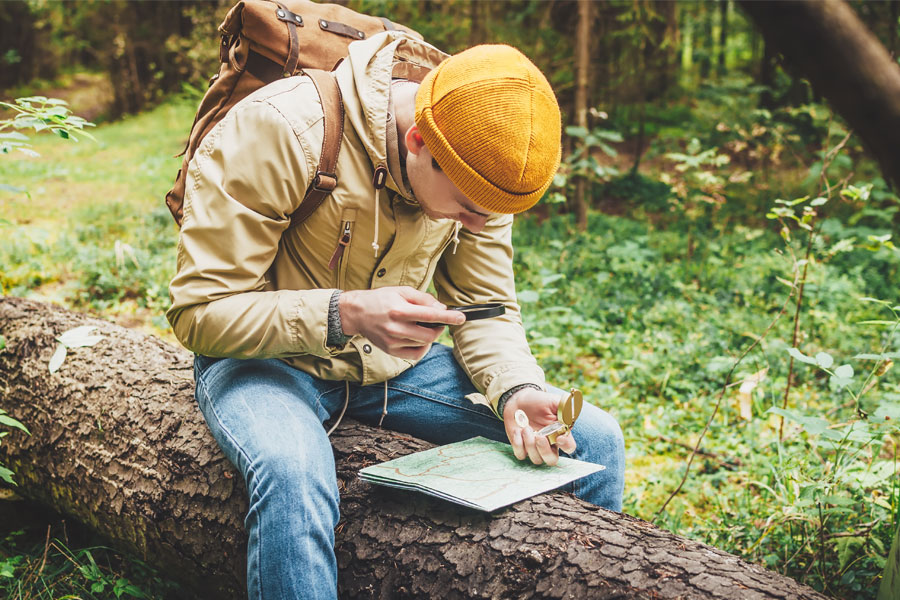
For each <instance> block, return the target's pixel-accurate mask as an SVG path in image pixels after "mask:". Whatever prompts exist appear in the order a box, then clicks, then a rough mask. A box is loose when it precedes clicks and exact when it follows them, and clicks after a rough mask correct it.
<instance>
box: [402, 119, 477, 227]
mask: <svg viewBox="0 0 900 600" xmlns="http://www.w3.org/2000/svg"><path fill="white" fill-rule="evenodd" d="M406 148H407V150H408V152H407V155H406V175H407V177H409V184H410V186H411V187H412V190H413V193H414V194H415V195H416V199H417V200H418V201H419V206H421V207H422V211H423V212H424V213H425V214H426V215H427V216H429V217H430V218H432V219H453V220H454V221H459V222H460V223H462V226H463V227H465V228H466V229H468V230H469V231H471V232H472V233H478V232H479V231H481V230H482V229H484V224H485V223H486V222H487V220H488V218H489V217H490V216H491V213H489V212H488V211H486V210H484V209H483V208H481V207H480V206H478V205H476V204H475V203H473V202H472V201H470V200H469V199H468V198H466V197H465V195H464V194H463V193H462V192H461V191H460V190H459V188H458V187H456V186H455V185H454V184H453V182H451V181H450V178H449V177H447V175H446V174H445V173H444V172H443V171H441V170H440V169H439V168H436V167H435V164H436V163H433V162H432V156H431V152H429V150H428V148H427V147H426V146H425V143H424V141H423V140H422V137H421V135H419V132H418V129H417V128H416V127H415V126H414V127H411V128H410V129H409V131H408V132H407V133H406Z"/></svg>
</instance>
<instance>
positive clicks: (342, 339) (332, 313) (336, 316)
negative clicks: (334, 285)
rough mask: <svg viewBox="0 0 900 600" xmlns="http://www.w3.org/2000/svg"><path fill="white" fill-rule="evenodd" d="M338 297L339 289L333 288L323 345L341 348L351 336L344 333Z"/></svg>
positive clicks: (339, 294)
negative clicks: (326, 333)
mask: <svg viewBox="0 0 900 600" xmlns="http://www.w3.org/2000/svg"><path fill="white" fill-rule="evenodd" d="M340 298H341V290H334V293H333V294H331V300H330V301H329V302H328V335H327V337H326V339H325V345H326V346H329V347H331V348H343V347H344V346H345V345H346V344H347V342H348V341H350V338H351V337H353V336H350V335H346V334H345V333H344V329H343V324H342V323H341V309H340Z"/></svg>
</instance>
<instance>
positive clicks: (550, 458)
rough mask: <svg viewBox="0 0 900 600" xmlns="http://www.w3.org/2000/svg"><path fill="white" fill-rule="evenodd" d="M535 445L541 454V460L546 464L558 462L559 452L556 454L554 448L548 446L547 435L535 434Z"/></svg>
mask: <svg viewBox="0 0 900 600" xmlns="http://www.w3.org/2000/svg"><path fill="white" fill-rule="evenodd" d="M534 445H535V447H536V448H537V451H538V452H539V453H540V455H541V460H543V461H544V462H545V463H547V464H548V465H551V466H553V465H555V464H556V463H557V462H559V454H557V452H556V449H555V448H553V447H552V446H550V440H548V439H547V436H544V435H539V436H535V444H534Z"/></svg>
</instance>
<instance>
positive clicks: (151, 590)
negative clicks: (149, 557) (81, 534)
mask: <svg viewBox="0 0 900 600" xmlns="http://www.w3.org/2000/svg"><path fill="white" fill-rule="evenodd" d="M20 527H21V525H20ZM27 533H28V532H27V531H26V530H23V529H16V530H12V531H8V532H5V533H2V535H3V537H0V594H2V595H3V597H5V598H16V599H19V598H22V599H24V598H31V599H35V600H54V599H57V598H71V599H75V598H80V599H83V600H110V599H112V598H115V599H116V600H122V599H130V598H139V599H142V600H162V599H163V598H169V597H172V594H173V593H174V592H177V591H178V588H177V587H176V586H175V585H174V584H172V583H171V582H167V581H164V580H163V579H162V578H161V577H160V576H159V575H158V574H157V573H156V572H155V571H154V570H153V569H151V568H150V567H149V566H147V565H146V564H145V563H143V562H142V561H140V560H138V559H136V558H132V557H126V556H122V555H120V554H118V553H116V552H114V551H113V550H111V549H110V548H107V547H104V546H93V545H92V546H87V547H83V548H80V549H72V548H70V547H69V546H70V544H69V543H67V542H66V541H65V540H61V539H58V538H50V537H49V535H48V536H47V537H46V539H45V538H44V536H43V535H41V536H37V537H33V536H31V535H26V534H27ZM44 533H45V534H49V531H48V530H47V529H46V528H45V529H44ZM136 582H140V583H136Z"/></svg>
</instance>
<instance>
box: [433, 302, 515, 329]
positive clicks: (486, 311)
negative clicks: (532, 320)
mask: <svg viewBox="0 0 900 600" xmlns="http://www.w3.org/2000/svg"><path fill="white" fill-rule="evenodd" d="M447 310H458V311H459V312H461V313H463V314H464V315H466V321H478V320H479V319H490V318H491V317H499V316H500V315H502V314H505V313H506V307H505V306H503V305H502V304H500V303H499V302H489V303H487V304H469V305H466V306H448V307H447ZM416 325H418V326H420V327H429V328H431V329H437V328H438V327H444V326H445V325H447V324H446V323H425V322H422V321H416Z"/></svg>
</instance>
